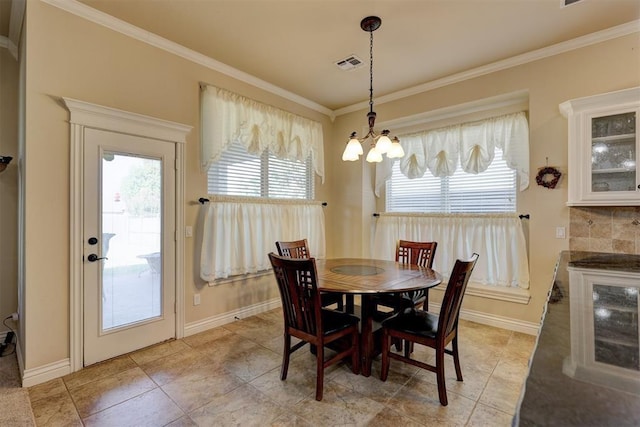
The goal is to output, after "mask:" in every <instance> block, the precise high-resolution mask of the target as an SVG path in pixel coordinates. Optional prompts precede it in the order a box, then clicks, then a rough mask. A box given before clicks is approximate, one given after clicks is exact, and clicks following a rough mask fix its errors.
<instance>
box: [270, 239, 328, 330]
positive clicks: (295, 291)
mask: <svg viewBox="0 0 640 427" xmlns="http://www.w3.org/2000/svg"><path fill="white" fill-rule="evenodd" d="M269 261H271V266H272V267H273V274H274V275H275V276H276V281H277V282H278V290H279V291H280V298H281V299H282V311H283V312H284V321H285V325H286V326H287V327H291V328H294V329H297V330H300V331H303V332H306V333H308V334H311V335H314V336H319V335H321V334H322V317H321V308H322V305H321V302H320V293H319V292H318V279H317V277H318V274H317V271H316V260H315V258H301V259H296V258H290V257H286V256H279V255H276V254H274V253H273V252H271V253H270V254H269Z"/></svg>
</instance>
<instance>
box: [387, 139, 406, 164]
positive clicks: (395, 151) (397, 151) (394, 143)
mask: <svg viewBox="0 0 640 427" xmlns="http://www.w3.org/2000/svg"><path fill="white" fill-rule="evenodd" d="M387 157H388V158H390V159H399V158H400V157H404V149H403V148H402V145H400V140H399V139H398V137H397V136H394V137H393V139H392V140H391V148H390V149H389V152H388V153H387Z"/></svg>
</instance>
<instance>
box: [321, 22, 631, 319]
mask: <svg viewBox="0 0 640 427" xmlns="http://www.w3.org/2000/svg"><path fill="white" fill-rule="evenodd" d="M639 41H640V40H639V37H638V35H637V34H634V35H632V36H627V37H623V38H618V39H615V40H612V41H608V42H606V43H600V44H596V45H593V46H590V47H586V48H583V49H579V50H575V51H571V52H568V53H565V54H562V55H556V56H553V57H550V58H547V59H543V60H540V61H536V62H533V63H529V64H525V65H522V66H519V67H514V68H511V69H508V70H504V71H499V72H495V73H492V74H489V75H486V76H483V77H479V78H475V79H472V80H468V81H464V82H461V83H457V84H453V85H450V86H447V87H443V88H439V89H436V90H432V91H429V92H425V93H421V94H419V95H414V96H411V97H409V98H405V99H402V100H398V101H394V102H391V103H387V104H382V105H376V106H375V110H376V112H377V113H378V120H395V119H399V118H402V117H404V116H411V115H415V114H420V113H424V112H429V111H433V110H437V109H441V108H446V107H451V106H455V105H460V104H464V103H468V102H472V101H477V100H481V99H483V98H489V97H493V96H497V95H501V94H507V93H511V92H516V91H520V90H526V91H528V93H529V127H530V182H531V185H530V187H529V188H528V189H527V190H525V191H523V192H521V193H519V198H518V212H520V213H528V214H530V215H531V219H530V220H529V221H528V224H525V226H528V229H529V237H530V248H529V249H530V254H531V256H530V260H529V264H530V270H531V297H532V298H531V301H530V303H529V304H528V305H522V304H516V303H509V302H503V301H498V300H493V299H483V298H479V297H473V296H468V297H467V298H465V302H464V308H465V309H467V310H473V311H478V312H481V313H484V314H487V315H489V316H502V317H507V318H512V319H515V320H516V321H524V322H532V323H537V322H539V320H540V316H541V314H542V307H543V304H544V301H545V298H546V294H547V291H548V289H549V287H550V285H551V280H552V275H553V269H554V266H555V262H556V258H557V256H558V253H559V252H560V251H561V250H564V249H568V248H569V240H568V239H556V238H555V228H556V227H566V228H567V229H568V228H569V209H568V207H567V206H566V205H565V203H566V200H567V177H566V170H567V121H566V119H564V118H563V117H562V115H561V114H560V111H559V109H558V104H560V103H561V102H563V101H566V100H568V99H572V98H578V97H582V96H587V95H593V94H597V93H602V92H609V91H614V90H619V89H624V88H628V87H633V86H638V85H640V42H639ZM428 66H429V64H428V63H425V67H428ZM365 122H366V111H365V110H363V111H361V112H357V113H352V114H349V115H345V116H341V117H339V118H338V119H337V120H336V124H335V131H334V141H333V142H332V143H331V144H330V145H329V147H328V149H327V152H328V155H327V162H332V161H333V162H335V165H333V169H332V170H331V172H332V173H331V174H330V178H331V181H330V182H329V185H330V187H331V190H332V191H331V194H335V197H336V199H337V203H334V205H338V206H339V207H340V209H341V210H342V212H336V211H334V212H332V215H333V216H334V218H336V220H335V222H334V224H333V225H334V226H332V227H330V228H328V230H329V231H330V235H329V236H328V237H327V239H328V242H329V243H330V245H329V248H330V250H329V251H328V253H329V255H334V256H338V255H343V254H347V253H351V254H353V255H356V254H366V253H367V251H368V248H366V247H365V245H366V244H367V242H369V239H370V235H371V214H372V213H373V212H375V211H376V207H377V208H378V209H380V208H381V207H383V206H384V204H382V203H381V201H379V202H378V203H377V204H376V203H375V202H373V203H372V202H371V200H372V196H371V194H372V192H373V187H372V184H371V171H372V169H373V168H372V167H368V166H367V165H364V168H365V170H364V172H363V170H362V169H361V167H362V166H363V165H362V164H360V163H358V164H354V163H351V162H344V163H343V162H340V161H339V153H341V152H342V149H343V148H344V144H340V142H342V141H344V140H345V139H346V136H347V135H348V134H349V132H350V131H352V130H357V131H359V132H360V131H361V128H362V125H363V124H364V123H365ZM547 158H548V159H549V160H548V161H549V165H553V166H557V167H559V168H560V170H561V171H563V172H564V176H563V178H562V180H561V182H560V184H559V186H558V187H556V189H554V190H550V189H546V188H544V187H541V186H537V185H536V183H535V175H536V174H537V171H538V168H540V167H543V166H546V164H547V160H546V159H547ZM358 201H363V204H361V205H358ZM345 203H346V205H345ZM343 216H348V217H349V218H350V219H351V220H352V221H351V222H350V223H346V222H340V221H339V220H338V219H339V218H341V217H343ZM358 242H363V243H362V245H363V246H362V247H358ZM345 248H348V249H345ZM435 294H436V295H435V298H434V300H435V301H437V300H438V298H439V297H440V295H438V294H437V293H435Z"/></svg>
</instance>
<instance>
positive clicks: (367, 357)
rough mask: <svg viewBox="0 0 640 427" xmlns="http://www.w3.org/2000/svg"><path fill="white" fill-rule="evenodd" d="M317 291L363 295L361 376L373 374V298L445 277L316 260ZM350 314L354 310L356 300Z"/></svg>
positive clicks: (413, 268) (374, 262)
mask: <svg viewBox="0 0 640 427" xmlns="http://www.w3.org/2000/svg"><path fill="white" fill-rule="evenodd" d="M316 269H317V272H318V289H319V290H321V291H322V292H338V293H343V294H347V295H360V296H361V315H360V316H361V317H360V323H361V325H360V328H361V329H360V356H361V360H362V375H364V376H366V377H368V376H370V375H371V363H372V360H373V358H374V357H375V354H376V349H375V346H374V336H373V334H374V330H373V316H374V314H375V308H376V307H375V303H374V298H373V297H374V296H375V295H378V294H382V293H391V292H406V291H414V290H419V289H429V288H432V287H434V286H437V285H439V284H440V283H442V275H441V274H440V273H438V272H436V271H435V270H433V269H431V268H426V267H420V266H417V265H412V264H401V263H398V262H395V261H386V260H379V259H363V258H337V259H324V260H323V259H317V260H316ZM348 301H349V300H348ZM347 311H351V312H353V311H354V306H353V298H351V299H350V303H349V302H348V304H347Z"/></svg>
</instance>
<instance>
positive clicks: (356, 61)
mask: <svg viewBox="0 0 640 427" xmlns="http://www.w3.org/2000/svg"><path fill="white" fill-rule="evenodd" d="M566 1H569V0H566ZM362 64H363V62H362V59H360V58H358V57H357V56H355V55H349V56H347V57H346V58H344V59H341V60H340V61H337V62H336V65H337V66H338V68H340V69H341V70H355V69H356V68H358V67H360V66H362Z"/></svg>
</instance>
